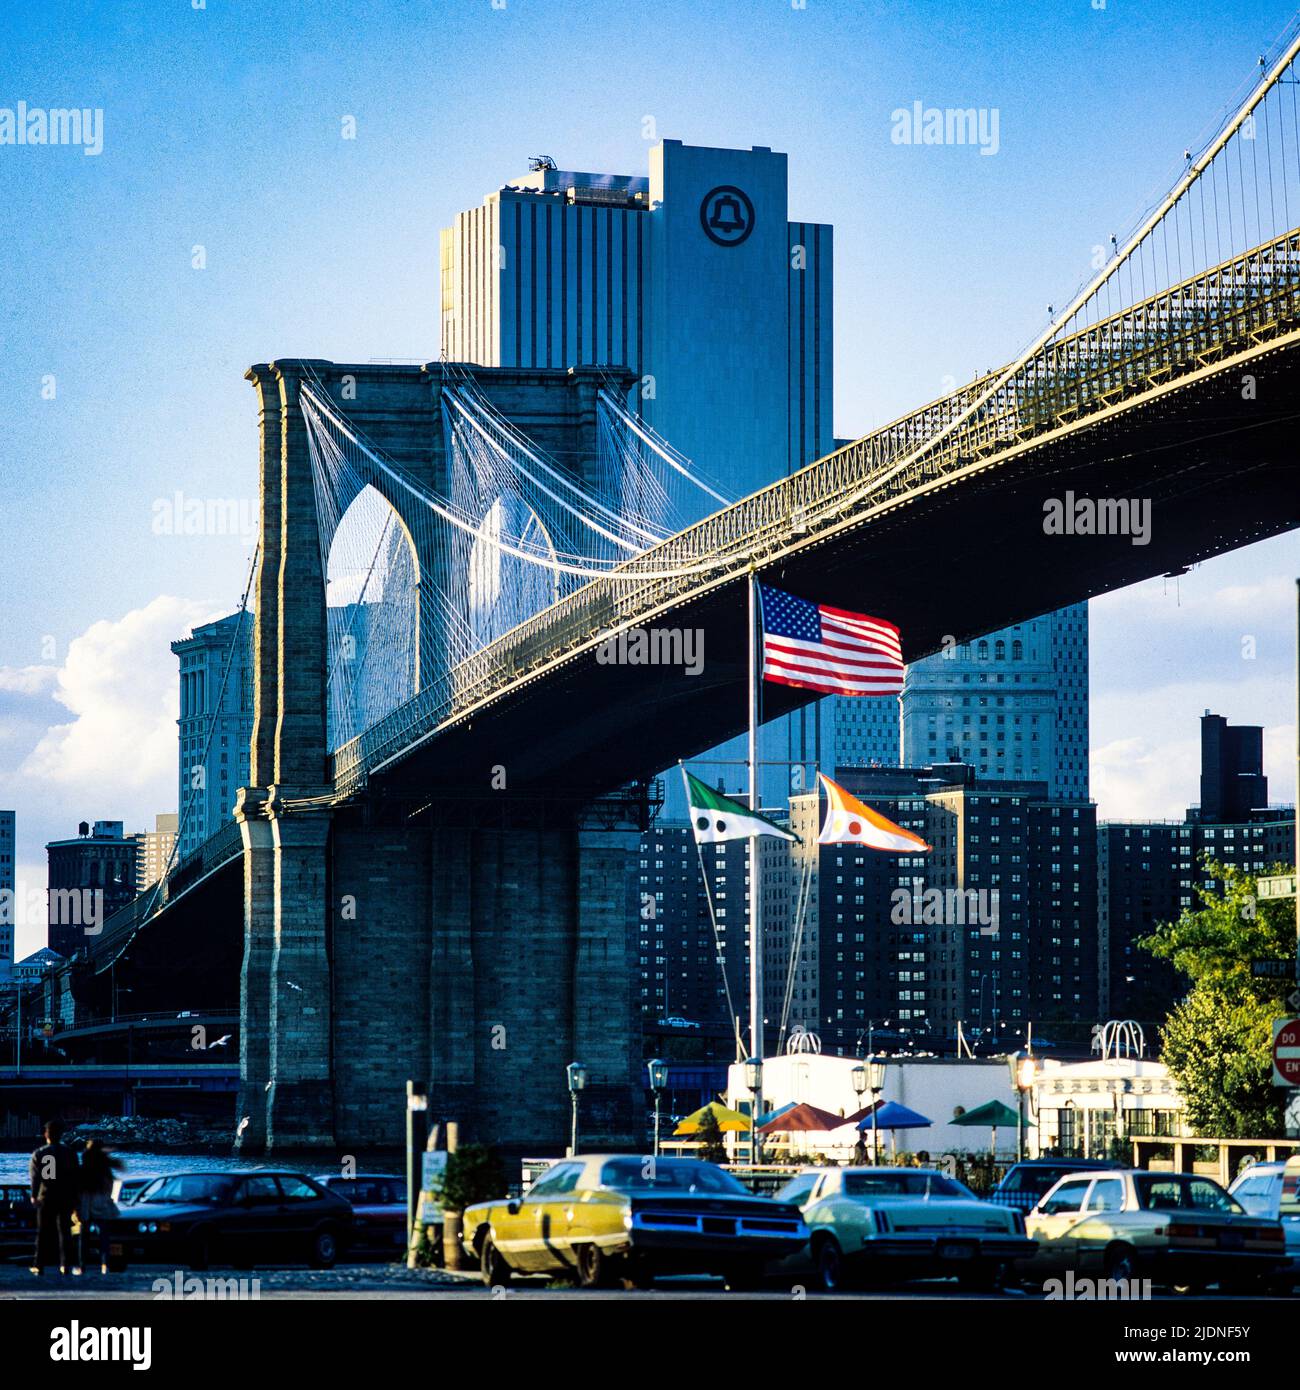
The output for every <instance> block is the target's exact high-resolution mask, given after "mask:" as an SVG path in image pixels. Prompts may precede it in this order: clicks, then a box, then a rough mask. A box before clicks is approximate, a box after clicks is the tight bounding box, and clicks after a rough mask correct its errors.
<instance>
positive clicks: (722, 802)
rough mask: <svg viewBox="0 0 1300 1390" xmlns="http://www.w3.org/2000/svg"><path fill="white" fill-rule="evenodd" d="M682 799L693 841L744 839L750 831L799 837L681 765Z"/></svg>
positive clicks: (712, 842) (795, 839)
mask: <svg viewBox="0 0 1300 1390" xmlns="http://www.w3.org/2000/svg"><path fill="white" fill-rule="evenodd" d="M682 776H683V777H685V778H686V801H687V804H688V805H689V806H690V808H691V829H692V830H693V831H694V832H695V843H696V844H697V845H714V844H717V843H718V842H719V841H721V840H747V839H749V837H750V836H751V835H775V836H776V837H777V838H778V839H781V840H791V841H794V842H796V843H797V842H798V839H799V837H798V836H797V835H792V834H791V833H790V832H789V831H788V830H782V829H781V827H780V826H779V825H777V824H776V823H775V822H774V821H770V820H768V818H767V817H766V816H760V815H759V814H758V812H757V811H751V810H750V809H749V807H748V806H746V805H744V804H743V803H742V802H739V801H733V800H732V799H731V798H730V797H729V796H723V795H722V793H721V792H715V791H714V790H713V788H712V787H710V786H706V785H705V784H704V783H703V782H701V781H700V779H699V778H698V777H692V776H691V774H690V773H689V772H687V771H686V769H685V768H682Z"/></svg>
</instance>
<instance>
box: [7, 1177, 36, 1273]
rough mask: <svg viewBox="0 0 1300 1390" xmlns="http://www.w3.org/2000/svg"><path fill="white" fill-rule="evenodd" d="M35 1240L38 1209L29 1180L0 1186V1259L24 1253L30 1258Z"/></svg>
mask: <svg viewBox="0 0 1300 1390" xmlns="http://www.w3.org/2000/svg"><path fill="white" fill-rule="evenodd" d="M35 1243H36V1208H35V1207H34V1206H33V1205H32V1190H31V1188H30V1187H29V1186H28V1185H27V1184H26V1183H5V1184H4V1185H3V1186H0V1260H7V1259H12V1258H13V1257H14V1256H16V1255H23V1256H25V1257H26V1258H27V1259H29V1260H30V1259H31V1255H32V1248H33V1246H34V1245H35Z"/></svg>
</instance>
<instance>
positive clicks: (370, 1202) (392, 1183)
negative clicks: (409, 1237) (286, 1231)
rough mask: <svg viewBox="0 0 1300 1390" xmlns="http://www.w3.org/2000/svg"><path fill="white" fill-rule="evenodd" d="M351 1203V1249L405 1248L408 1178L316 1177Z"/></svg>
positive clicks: (370, 1175)
mask: <svg viewBox="0 0 1300 1390" xmlns="http://www.w3.org/2000/svg"><path fill="white" fill-rule="evenodd" d="M316 1181H317V1182H318V1183H320V1185H321V1186H322V1187H323V1188H325V1189H326V1190H327V1191H329V1192H336V1193H337V1194H338V1195H339V1196H340V1197H343V1198H345V1199H346V1200H347V1201H348V1202H349V1203H351V1206H352V1215H353V1223H352V1235H351V1237H350V1239H349V1242H348V1249H349V1251H351V1252H356V1253H358V1254H362V1253H364V1254H373V1255H390V1256H391V1255H393V1254H396V1253H401V1252H402V1251H404V1250H405V1249H406V1180H405V1178H395V1177H393V1176H391V1175H390V1174H388V1173H358V1174H357V1175H356V1176H355V1177H351V1178H345V1177H343V1176H342V1175H341V1174H339V1173H330V1174H328V1175H327V1176H321V1177H318V1178H317V1179H316Z"/></svg>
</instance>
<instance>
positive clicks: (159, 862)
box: [135, 811, 180, 893]
mask: <svg viewBox="0 0 1300 1390" xmlns="http://www.w3.org/2000/svg"><path fill="white" fill-rule="evenodd" d="M179 826H180V816H179V815H177V813H176V812H175V811H167V812H164V813H162V814H161V815H157V816H155V817H154V827H153V829H152V830H141V831H139V832H138V833H137V834H136V836H135V843H136V857H135V886H136V890H137V891H138V892H141V893H143V892H144V890H145V889H146V888H152V887H153V885H154V884H155V883H157V882H158V880H159V879H160V878H161V877H162V876H163V874H164V873H165V872H166V870H167V866H168V864H170V863H171V857H172V850H173V849H174V848H175V846H176V832H177V830H178V828H179Z"/></svg>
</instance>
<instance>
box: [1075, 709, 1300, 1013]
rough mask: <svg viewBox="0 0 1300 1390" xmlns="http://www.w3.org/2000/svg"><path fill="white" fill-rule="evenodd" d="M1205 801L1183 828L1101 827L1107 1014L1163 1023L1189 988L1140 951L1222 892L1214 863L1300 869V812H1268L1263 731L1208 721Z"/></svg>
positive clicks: (1168, 824)
mask: <svg viewBox="0 0 1300 1390" xmlns="http://www.w3.org/2000/svg"><path fill="white" fill-rule="evenodd" d="M1200 785H1201V800H1200V803H1199V804H1198V805H1195V806H1189V807H1188V808H1187V814H1186V817H1185V818H1184V819H1183V820H1181V821H1103V822H1102V823H1101V824H1100V825H1099V826H1098V827H1097V893H1098V912H1099V932H1098V942H1099V950H1100V973H1101V988H1102V1011H1103V1012H1104V1013H1106V1014H1107V1015H1109V1016H1112V1017H1116V1018H1133V1019H1137V1020H1138V1021H1139V1022H1141V1023H1145V1024H1151V1023H1159V1022H1160V1021H1161V1020H1163V1019H1164V1017H1165V1015H1166V1014H1167V1013H1168V1012H1169V1010H1170V1008H1171V1007H1172V1006H1173V1005H1174V1004H1175V1003H1176V1002H1177V1000H1178V999H1179V997H1180V996H1181V995H1183V994H1184V993H1185V992H1186V990H1187V986H1188V982H1187V980H1186V979H1185V978H1183V977H1181V976H1180V975H1179V974H1178V973H1177V971H1175V970H1174V968H1173V967H1172V966H1171V965H1170V964H1169V963H1168V962H1167V961H1164V960H1160V959H1158V958H1156V957H1155V956H1153V955H1152V954H1151V953H1150V952H1149V951H1147V950H1144V949H1143V947H1142V946H1141V944H1140V942H1141V940H1142V938H1143V937H1148V936H1150V935H1151V934H1152V933H1153V932H1154V931H1155V929H1156V928H1157V927H1158V926H1159V925H1160V924H1161V923H1162V922H1173V921H1176V920H1177V919H1178V918H1179V917H1180V916H1181V915H1182V913H1183V912H1184V911H1191V910H1194V909H1195V908H1196V907H1197V906H1198V904H1199V901H1200V899H1199V897H1198V895H1197V891H1196V890H1198V889H1201V890H1204V891H1206V892H1212V893H1213V892H1219V891H1221V886H1220V885H1219V884H1218V883H1217V882H1216V880H1214V879H1213V878H1211V877H1210V875H1209V874H1208V873H1207V872H1206V868H1205V864H1206V861H1207V860H1210V861H1213V862H1214V863H1216V864H1224V865H1227V866H1229V867H1231V868H1236V869H1241V870H1242V871H1244V872H1246V873H1254V874H1260V873H1268V872H1269V871H1270V870H1271V869H1273V868H1274V867H1275V866H1277V865H1279V864H1281V865H1289V864H1294V862H1295V810H1294V808H1292V807H1287V806H1269V805H1268V779H1267V778H1266V777H1265V776H1264V772H1263V730H1262V729H1261V728H1259V727H1258V726H1256V725H1231V724H1229V723H1228V722H1227V720H1226V719H1224V718H1222V717H1221V716H1220V715H1217V714H1211V713H1210V711H1209V710H1206V712H1205V715H1204V717H1203V718H1202V719H1201V782H1200Z"/></svg>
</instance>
